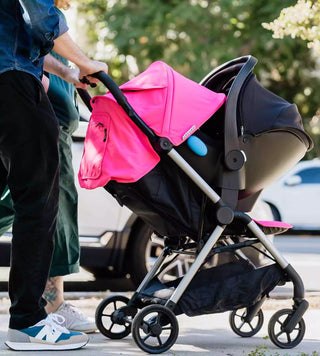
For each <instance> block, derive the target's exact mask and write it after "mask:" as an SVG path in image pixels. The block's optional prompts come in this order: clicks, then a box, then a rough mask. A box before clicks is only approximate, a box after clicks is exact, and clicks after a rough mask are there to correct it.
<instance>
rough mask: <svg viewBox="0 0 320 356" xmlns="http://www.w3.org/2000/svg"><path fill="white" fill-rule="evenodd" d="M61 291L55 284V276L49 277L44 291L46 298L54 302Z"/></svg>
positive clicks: (49, 301)
mask: <svg viewBox="0 0 320 356" xmlns="http://www.w3.org/2000/svg"><path fill="white" fill-rule="evenodd" d="M58 293H59V291H58V288H57V287H56V286H55V280H54V278H49V279H48V281H47V285H46V289H45V291H44V293H43V297H44V299H45V300H46V301H47V302H48V303H51V304H53V303H54V302H55V300H56V299H57V294H58Z"/></svg>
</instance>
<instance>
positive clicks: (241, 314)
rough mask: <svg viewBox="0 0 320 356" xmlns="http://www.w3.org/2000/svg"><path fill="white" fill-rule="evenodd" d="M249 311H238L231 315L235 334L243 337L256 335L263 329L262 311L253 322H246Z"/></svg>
mask: <svg viewBox="0 0 320 356" xmlns="http://www.w3.org/2000/svg"><path fill="white" fill-rule="evenodd" d="M246 315H247V309H246V308H244V309H237V310H233V311H232V312H231V313H230V317H229V323H230V326H231V329H232V330H233V332H235V333H236V334H237V335H239V336H242V337H251V336H253V335H255V334H256V333H257V332H258V331H259V330H260V329H261V327H262V324H263V319H264V317H263V312H262V310H261V309H260V310H259V311H258V313H257V315H256V316H255V317H254V318H253V319H252V320H251V321H246Z"/></svg>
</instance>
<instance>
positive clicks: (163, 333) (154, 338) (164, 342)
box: [132, 305, 179, 354]
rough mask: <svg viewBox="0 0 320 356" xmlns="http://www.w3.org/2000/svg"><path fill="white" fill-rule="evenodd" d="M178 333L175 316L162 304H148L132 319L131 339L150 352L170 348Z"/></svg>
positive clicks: (153, 352) (160, 351) (157, 352)
mask: <svg viewBox="0 0 320 356" xmlns="http://www.w3.org/2000/svg"><path fill="white" fill-rule="evenodd" d="M178 334H179V326H178V321H177V318H176V316H175V315H174V313H173V312H172V311H171V310H170V309H168V308H166V307H164V306H162V305H149V306H147V307H145V308H143V309H142V310H141V311H140V312H139V313H138V314H137V315H136V316H135V318H134V319H133V323H132V336H133V339H134V341H135V343H136V344H137V345H138V346H139V347H140V349H141V350H143V351H145V352H148V353H150V354H159V353H162V352H165V351H167V350H168V349H170V347H171V346H172V345H173V344H174V343H175V341H176V339H177V337H178Z"/></svg>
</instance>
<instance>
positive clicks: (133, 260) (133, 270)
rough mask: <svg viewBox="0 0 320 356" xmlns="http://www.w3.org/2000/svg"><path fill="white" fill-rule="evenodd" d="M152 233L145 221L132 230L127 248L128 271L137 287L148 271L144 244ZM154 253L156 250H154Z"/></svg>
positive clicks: (145, 244) (146, 243)
mask: <svg viewBox="0 0 320 356" xmlns="http://www.w3.org/2000/svg"><path fill="white" fill-rule="evenodd" d="M152 234H153V231H152V228H151V227H149V226H148V225H147V224H145V223H140V224H139V225H138V226H137V227H136V228H135V229H134V231H133V235H132V236H131V238H132V240H131V243H130V245H129V249H128V251H127V252H128V256H129V259H128V260H129V264H128V267H129V272H130V275H131V279H132V281H133V283H134V285H135V287H136V288H137V287H138V286H139V284H140V283H141V281H142V280H143V278H144V277H145V275H146V274H147V273H148V269H147V263H148V261H147V259H146V246H147V245H148V243H149V241H150V239H151V236H152ZM155 253H156V251H155Z"/></svg>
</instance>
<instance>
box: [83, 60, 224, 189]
mask: <svg viewBox="0 0 320 356" xmlns="http://www.w3.org/2000/svg"><path fill="white" fill-rule="evenodd" d="M120 89H121V90H122V92H123V93H124V95H125V96H126V98H127V100H128V102H129V103H130V105H131V106H132V107H133V109H134V110H135V111H136V113H137V114H138V115H139V116H140V117H141V118H142V119H143V121H144V122H145V123H146V124H147V125H148V126H149V127H150V128H151V129H152V130H153V131H154V132H155V133H156V134H157V135H158V136H160V137H166V138H168V139H169V140H170V141H171V142H172V143H173V145H175V146H178V145H180V144H181V143H182V142H183V141H185V140H186V139H187V138H188V137H189V136H190V135H192V133H193V132H194V131H196V130H197V129H198V128H199V127H200V126H201V125H202V124H203V123H204V122H205V121H206V120H207V119H208V118H210V116H212V115H213V114H214V113H215V112H216V111H217V110H218V109H219V107H220V106H221V105H222V104H223V103H224V101H225V100H226V96H225V95H224V94H221V93H215V92H213V91H211V90H209V89H207V88H205V87H203V86H201V85H200V84H198V83H196V82H194V81H192V80H190V79H187V78H185V77H184V76H182V75H181V74H179V73H177V72H176V71H174V70H173V69H172V68H171V67H169V66H168V65H167V64H165V63H163V62H155V63H153V64H151V65H150V66H149V67H148V68H147V70H146V71H144V72H143V73H141V74H140V75H138V76H137V77H135V78H134V79H132V80H130V81H129V82H127V83H125V84H123V85H122V86H121V87H120ZM91 104H92V108H93V111H92V115H91V118H90V122H89V126H88V131H87V135H86V139H85V143H84V152H83V157H82V160H81V165H80V171H79V182H80V186H81V187H84V188H87V189H93V188H97V187H101V186H104V185H106V184H107V183H108V182H109V181H110V180H116V181H117V182H120V183H130V182H135V181H137V180H139V179H140V178H141V177H143V176H144V175H145V174H146V173H148V172H149V171H150V170H152V169H153V168H154V167H155V165H156V164H157V163H158V162H159V160H160V158H159V156H158V154H157V153H156V152H155V150H154V149H153V147H152V146H151V144H150V142H149V139H148V138H147V136H146V135H145V134H144V133H143V132H142V131H141V130H140V129H139V128H138V127H137V126H136V125H135V124H134V123H133V122H132V121H131V119H130V118H129V117H128V116H127V114H126V113H125V112H124V110H123V109H122V107H121V106H120V105H119V104H118V103H117V102H116V100H115V99H114V98H113V96H112V95H111V93H107V94H106V95H103V96H96V97H94V98H93V99H92V101H91Z"/></svg>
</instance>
